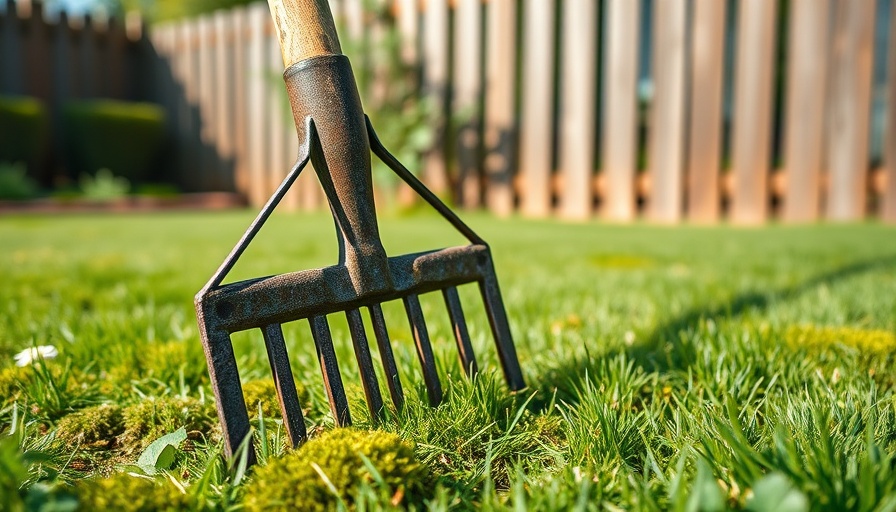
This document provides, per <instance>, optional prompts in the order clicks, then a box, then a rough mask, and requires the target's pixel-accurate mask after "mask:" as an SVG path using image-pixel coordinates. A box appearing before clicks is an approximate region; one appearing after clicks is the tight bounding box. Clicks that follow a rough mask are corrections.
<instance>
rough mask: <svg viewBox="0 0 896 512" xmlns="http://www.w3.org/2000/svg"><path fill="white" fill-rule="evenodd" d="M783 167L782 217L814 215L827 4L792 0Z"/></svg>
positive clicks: (803, 219) (799, 219) (806, 219)
mask: <svg viewBox="0 0 896 512" xmlns="http://www.w3.org/2000/svg"><path fill="white" fill-rule="evenodd" d="M790 5H791V7H790V9H791V11H790V36H789V37H790V41H789V42H788V75H787V115H786V117H785V122H786V123H787V125H786V127H785V130H786V132H785V138H784V140H785V143H786V148H785V153H784V166H785V172H786V177H787V183H788V187H787V195H786V196H785V197H784V211H783V218H784V220H785V221H787V222H809V221H814V220H817V219H818V214H819V212H820V200H821V189H820V185H821V166H822V155H823V152H824V150H823V140H824V121H825V107H826V103H827V102H826V101H825V89H826V83H827V62H828V58H827V56H828V37H829V36H828V24H829V20H830V16H829V9H828V4H827V3H819V2H816V1H815V0H791V3H790Z"/></svg>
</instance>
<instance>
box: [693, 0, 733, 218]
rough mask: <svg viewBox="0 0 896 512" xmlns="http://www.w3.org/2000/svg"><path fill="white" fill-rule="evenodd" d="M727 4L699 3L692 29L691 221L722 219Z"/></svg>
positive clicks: (703, 0)
mask: <svg viewBox="0 0 896 512" xmlns="http://www.w3.org/2000/svg"><path fill="white" fill-rule="evenodd" d="M725 5H726V4H725V2H720V1H719V0H694V11H693V13H694V14H693V16H694V17H693V28H692V31H691V34H692V40H691V70H690V71H691V98H692V101H691V102H690V112H691V115H690V120H689V129H688V132H689V136H688V163H687V217H688V220H690V221H691V222H697V223H711V222H716V221H717V220H718V219H719V210H720V207H721V202H720V201H721V199H720V197H719V170H720V169H719V168H720V164H721V147H722V79H723V72H724V59H725Z"/></svg>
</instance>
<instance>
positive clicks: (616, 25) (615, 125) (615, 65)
mask: <svg viewBox="0 0 896 512" xmlns="http://www.w3.org/2000/svg"><path fill="white" fill-rule="evenodd" d="M639 6H640V2H633V1H631V0H607V2H606V13H607V14H606V22H605V23H604V27H605V30H606V34H607V35H606V38H605V40H606V44H607V47H606V53H605V55H606V57H605V59H606V60H605V62H604V73H603V81H604V101H603V105H604V108H603V110H604V119H603V128H602V130H601V140H602V145H601V161H602V165H601V167H602V169H601V173H602V174H603V175H604V177H605V180H604V182H605V183H606V187H604V192H603V194H602V197H601V207H600V212H601V216H602V217H604V218H606V219H607V220H612V221H630V220H632V219H634V218H635V173H636V172H637V157H638V33H639V29H640V21H641V13H640V7H639Z"/></svg>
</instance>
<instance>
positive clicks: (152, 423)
mask: <svg viewBox="0 0 896 512" xmlns="http://www.w3.org/2000/svg"><path fill="white" fill-rule="evenodd" d="M123 416H124V432H123V433H122V434H121V437H120V438H119V440H120V441H121V445H122V447H123V448H124V450H125V451H127V452H133V451H139V450H143V449H144V448H146V447H147V446H148V445H149V444H150V443H151V442H153V441H155V440H156V439H158V438H159V437H161V436H163V435H165V434H167V433H169V432H173V431H174V430H177V429H178V428H180V427H184V428H186V430H187V433H189V434H190V435H192V436H194V437H195V436H196V435H197V434H201V435H208V434H209V433H210V432H211V431H212V429H213V428H214V427H215V426H216V425H217V416H215V408H214V407H213V406H212V404H211V403H206V402H201V401H199V400H197V399H195V398H190V397H186V398H180V397H159V398H149V399H146V400H143V401H141V402H138V403H136V404H133V405H130V406H128V407H125V409H124V411H123Z"/></svg>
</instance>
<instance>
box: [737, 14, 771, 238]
mask: <svg viewBox="0 0 896 512" xmlns="http://www.w3.org/2000/svg"><path fill="white" fill-rule="evenodd" d="M777 3H778V2H777V1H776V0H755V1H750V2H741V3H740V10H739V11H738V40H737V71H736V75H735V78H734V101H735V104H734V126H733V141H732V173H733V175H734V194H733V196H732V198H731V221H732V222H734V223H737V224H757V223H760V222H764V221H765V220H766V217H767V216H768V208H769V204H768V203H769V199H768V196H769V194H768V174H769V166H770V165H771V162H770V160H771V138H772V132H771V128H772V107H773V105H772V86H773V83H774V75H773V65H774V62H775V58H774V55H775V23H776V19H777V7H778V6H777Z"/></svg>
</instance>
